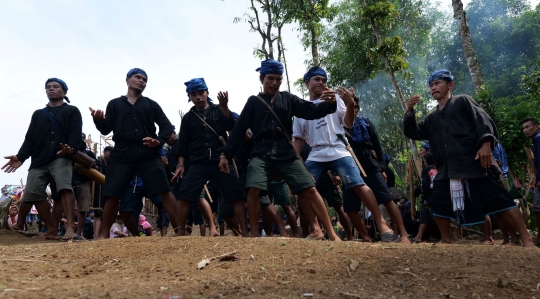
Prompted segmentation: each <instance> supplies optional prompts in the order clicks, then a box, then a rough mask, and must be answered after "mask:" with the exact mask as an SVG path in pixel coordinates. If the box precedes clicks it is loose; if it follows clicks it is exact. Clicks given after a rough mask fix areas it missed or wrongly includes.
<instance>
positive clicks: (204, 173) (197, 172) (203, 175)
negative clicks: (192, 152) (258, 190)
mask: <svg viewBox="0 0 540 299" xmlns="http://www.w3.org/2000/svg"><path fill="white" fill-rule="evenodd" d="M210 179H214V180H215V181H216V183H217V184H218V185H219V188H220V189H221V192H222V194H223V197H222V199H223V200H222V201H227V202H233V201H235V200H243V198H244V197H245V193H244V189H243V188H242V185H241V184H240V180H239V179H238V176H236V173H235V172H234V171H231V173H230V174H227V173H223V172H221V171H220V170H219V167H218V162H217V161H208V162H204V163H196V164H191V165H190V167H189V169H188V171H187V173H186V174H185V175H184V178H183V179H182V184H181V185H180V190H179V192H178V193H179V194H178V199H188V200H190V201H192V202H196V201H197V200H199V197H200V195H201V190H203V186H204V184H206V182H207V181H208V180H210Z"/></svg>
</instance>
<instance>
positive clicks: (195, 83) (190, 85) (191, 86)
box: [184, 78, 212, 102]
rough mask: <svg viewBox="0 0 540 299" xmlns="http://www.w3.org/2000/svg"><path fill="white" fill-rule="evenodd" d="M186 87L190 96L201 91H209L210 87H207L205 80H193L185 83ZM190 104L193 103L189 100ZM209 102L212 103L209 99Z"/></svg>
mask: <svg viewBox="0 0 540 299" xmlns="http://www.w3.org/2000/svg"><path fill="white" fill-rule="evenodd" d="M184 85H186V92H187V93H188V94H189V93H192V92H195V91H199V90H206V91H208V86H207V85H206V82H204V78H193V79H191V80H189V81H187V82H184ZM188 102H191V99H189V98H188ZM208 102H212V100H211V99H210V98H208Z"/></svg>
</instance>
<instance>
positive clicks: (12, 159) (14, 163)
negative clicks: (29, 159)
mask: <svg viewBox="0 0 540 299" xmlns="http://www.w3.org/2000/svg"><path fill="white" fill-rule="evenodd" d="M4 158H5V159H9V161H8V162H7V163H6V164H5V165H4V166H2V169H3V170H4V172H6V173H12V172H15V170H17V169H18V168H19V167H21V165H22V164H23V162H21V160H19V158H17V156H7V157H4Z"/></svg>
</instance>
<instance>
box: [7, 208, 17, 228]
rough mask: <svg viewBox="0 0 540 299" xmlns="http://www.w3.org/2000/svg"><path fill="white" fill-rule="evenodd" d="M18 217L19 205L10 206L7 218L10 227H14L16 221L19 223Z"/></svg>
mask: <svg viewBox="0 0 540 299" xmlns="http://www.w3.org/2000/svg"><path fill="white" fill-rule="evenodd" d="M18 218H19V208H17V206H11V208H9V217H8V220H7V223H8V225H9V227H12V226H13V225H14V224H15V223H17V219H18Z"/></svg>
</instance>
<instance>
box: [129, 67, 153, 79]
mask: <svg viewBox="0 0 540 299" xmlns="http://www.w3.org/2000/svg"><path fill="white" fill-rule="evenodd" d="M137 74H141V75H143V76H145V77H146V80H148V75H147V74H146V72H145V71H144V70H141V69H139V68H134V69H131V70H129V72H128V73H127V75H126V78H131V76H133V75H137Z"/></svg>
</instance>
